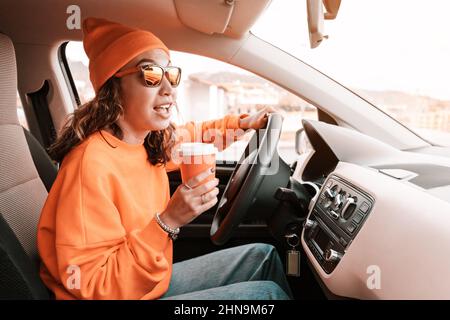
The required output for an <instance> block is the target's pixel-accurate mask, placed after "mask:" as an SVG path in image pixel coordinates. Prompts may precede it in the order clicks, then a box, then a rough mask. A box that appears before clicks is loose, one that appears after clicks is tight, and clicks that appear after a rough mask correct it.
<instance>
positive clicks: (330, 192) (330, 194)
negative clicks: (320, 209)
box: [324, 184, 338, 200]
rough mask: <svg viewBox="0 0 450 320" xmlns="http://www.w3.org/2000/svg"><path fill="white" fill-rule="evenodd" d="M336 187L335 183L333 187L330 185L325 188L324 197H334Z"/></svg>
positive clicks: (331, 198)
mask: <svg viewBox="0 0 450 320" xmlns="http://www.w3.org/2000/svg"><path fill="white" fill-rule="evenodd" d="M337 188H338V186H337V184H335V185H334V186H333V187H331V188H326V189H325V192H324V193H325V197H327V198H328V199H330V200H333V199H334V197H335V196H336V194H337Z"/></svg>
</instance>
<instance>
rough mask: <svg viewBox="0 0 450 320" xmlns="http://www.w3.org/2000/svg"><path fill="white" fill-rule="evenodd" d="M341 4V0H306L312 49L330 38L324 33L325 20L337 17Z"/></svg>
mask: <svg viewBox="0 0 450 320" xmlns="http://www.w3.org/2000/svg"><path fill="white" fill-rule="evenodd" d="M340 5H341V0H306V11H307V14H308V31H309V43H310V46H311V48H312V49H314V48H316V47H318V46H319V45H320V44H321V43H322V40H323V39H327V38H328V36H327V35H325V34H324V27H323V25H324V20H332V19H335V18H336V16H337V13H338V11H339V7H340ZM324 7H325V10H326V12H324Z"/></svg>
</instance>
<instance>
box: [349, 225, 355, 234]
mask: <svg viewBox="0 0 450 320" xmlns="http://www.w3.org/2000/svg"><path fill="white" fill-rule="evenodd" d="M355 229H356V226H355V225H354V224H353V223H351V224H349V225H348V227H347V231H348V232H350V233H353V232H354V231H355Z"/></svg>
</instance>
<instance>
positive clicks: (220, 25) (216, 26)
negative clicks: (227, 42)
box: [173, 0, 270, 38]
mask: <svg viewBox="0 0 450 320" xmlns="http://www.w3.org/2000/svg"><path fill="white" fill-rule="evenodd" d="M173 2H174V5H175V9H176V11H177V14H178V17H179V19H180V21H181V22H182V23H183V24H184V25H185V26H187V27H190V28H192V29H194V30H197V31H200V32H203V33H206V34H214V33H216V34H224V35H227V36H229V37H232V38H240V37H242V36H243V35H244V34H245V33H247V31H248V30H249V29H250V28H251V26H252V25H253V24H254V23H255V21H256V20H257V19H258V17H259V16H260V15H261V13H262V12H263V11H264V10H265V9H266V8H267V6H268V5H269V3H270V0H246V1H235V0H174V1H173Z"/></svg>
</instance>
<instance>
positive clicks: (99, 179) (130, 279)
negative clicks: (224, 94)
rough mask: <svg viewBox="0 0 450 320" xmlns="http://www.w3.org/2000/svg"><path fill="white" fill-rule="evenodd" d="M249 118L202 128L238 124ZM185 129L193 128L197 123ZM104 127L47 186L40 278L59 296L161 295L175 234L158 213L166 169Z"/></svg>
mask: <svg viewBox="0 0 450 320" xmlns="http://www.w3.org/2000/svg"><path fill="white" fill-rule="evenodd" d="M245 116H246V115H241V116H231V115H228V116H225V117H224V118H223V119H220V120H215V121H214V120H213V121H207V122H203V123H202V124H201V126H200V130H201V131H202V132H204V131H206V130H208V129H211V128H216V129H218V130H220V132H223V133H224V132H225V129H237V128H238V124H239V122H238V121H239V118H242V117H245ZM184 128H186V129H187V130H188V131H189V132H191V133H193V131H194V124H193V123H192V122H191V123H188V124H187V125H185V126H184ZM101 133H102V134H100V133H98V132H97V133H94V134H92V135H91V136H89V137H88V138H87V139H86V140H85V141H83V142H82V143H81V144H80V145H78V146H77V147H75V148H74V149H73V150H71V151H70V152H69V153H68V154H67V155H66V157H65V158H64V160H63V162H62V164H61V168H60V170H59V172H58V176H57V178H56V180H55V182H54V184H53V186H52V188H51V190H50V192H49V195H48V198H47V201H46V202H45V205H44V207H43V209H42V213H41V218H40V222H39V226H38V249H39V253H40V256H41V259H42V265H41V278H42V279H43V281H44V283H45V284H46V285H47V287H48V288H49V289H51V290H52V291H53V292H54V293H55V295H56V298H57V299H157V298H159V297H161V296H162V295H163V294H164V293H165V292H166V291H167V289H168V287H169V282H170V278H171V272H172V240H171V239H170V238H169V237H168V235H167V233H165V232H164V231H163V230H162V229H161V228H160V227H159V225H158V224H157V222H156V221H155V219H154V215H155V213H156V212H162V211H164V209H165V208H166V206H167V203H168V201H169V199H170V192H169V181H168V177H167V172H166V170H168V168H167V167H164V166H154V165H152V164H150V162H149V161H148V160H147V153H146V150H145V148H144V146H143V145H132V144H128V143H125V142H123V141H121V140H120V139H118V138H116V137H114V136H113V135H111V134H109V133H108V132H107V131H104V130H103V131H101ZM197 135H198V132H197ZM105 140H107V141H105ZM206 140H207V139H206ZM184 141H186V140H184ZM107 142H109V144H110V145H112V146H115V148H113V147H111V146H110V145H109V144H108V143H107ZM204 142H211V141H204ZM175 168H176V166H174V165H173V163H172V167H171V169H175Z"/></svg>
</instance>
